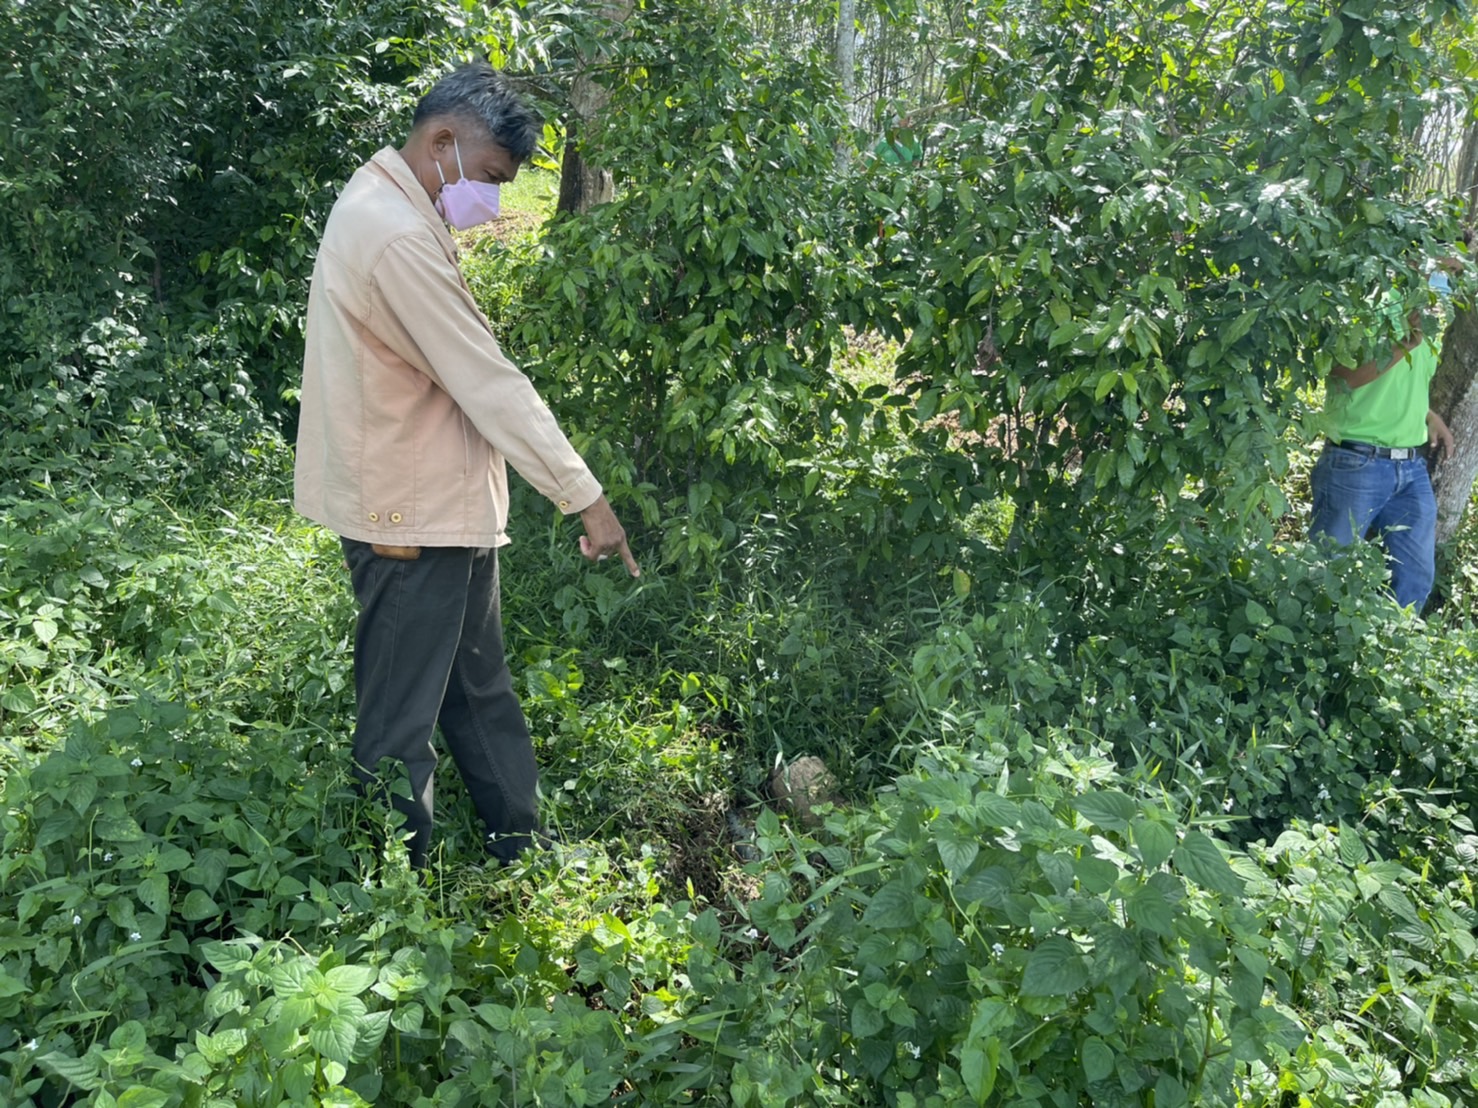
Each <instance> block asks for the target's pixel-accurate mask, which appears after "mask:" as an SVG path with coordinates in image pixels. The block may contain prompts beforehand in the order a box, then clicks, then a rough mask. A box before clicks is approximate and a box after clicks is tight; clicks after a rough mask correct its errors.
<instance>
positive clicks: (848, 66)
mask: <svg viewBox="0 0 1478 1108" xmlns="http://www.w3.org/2000/svg"><path fill="white" fill-rule="evenodd" d="M835 56H836V67H837V76H838V77H839V78H841V82H842V95H843V96H844V97H846V99H847V110H848V111H851V109H852V97H854V96H855V95H856V94H857V0H837V41H836V55H835Z"/></svg>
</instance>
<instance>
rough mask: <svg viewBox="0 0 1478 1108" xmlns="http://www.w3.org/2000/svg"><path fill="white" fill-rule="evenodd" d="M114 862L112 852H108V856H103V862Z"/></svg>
mask: <svg viewBox="0 0 1478 1108" xmlns="http://www.w3.org/2000/svg"><path fill="white" fill-rule="evenodd" d="M112 860H113V852H112V851H111V850H110V851H108V852H107V853H106V854H104V855H103V861H105V862H111V861H112Z"/></svg>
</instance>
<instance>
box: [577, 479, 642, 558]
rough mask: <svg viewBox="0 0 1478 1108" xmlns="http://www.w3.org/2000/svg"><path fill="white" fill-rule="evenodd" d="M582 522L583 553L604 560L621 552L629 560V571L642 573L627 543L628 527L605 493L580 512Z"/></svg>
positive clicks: (581, 550)
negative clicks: (619, 518)
mask: <svg viewBox="0 0 1478 1108" xmlns="http://www.w3.org/2000/svg"><path fill="white" fill-rule="evenodd" d="M580 522H581V523H582V524H584V525H585V534H583V535H581V536H580V553H581V554H583V555H585V557H586V558H588V559H589V560H590V561H592V562H603V561H605V560H606V559H607V558H609V557H610V556H611V555H612V554H619V555H621V560H622V561H623V562H625V563H626V572H627V573H629V574H631V576H633V577H640V576H641V567H640V566H638V565H637V564H636V559H635V558H633V557H632V556H631V548H630V547H629V546H627V545H626V529H625V528H623V527H622V526H621V521H620V520H618V519H617V518H616V513H615V512H613V511H612V510H611V505H610V504H609V503H608V502H607V501H606V498H605V497H604V496H602V497H601V498H600V499H599V500H597V501H596V502H595V503H594V504H592V505H590V507H588V508H586V509H585V510H584V511H583V512H581V513H580Z"/></svg>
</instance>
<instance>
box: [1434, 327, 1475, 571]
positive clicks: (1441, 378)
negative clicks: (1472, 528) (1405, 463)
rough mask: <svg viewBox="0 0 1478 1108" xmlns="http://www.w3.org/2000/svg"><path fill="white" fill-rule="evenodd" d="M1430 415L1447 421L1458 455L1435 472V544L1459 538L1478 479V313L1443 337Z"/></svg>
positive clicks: (1450, 329) (1455, 454) (1449, 330)
mask: <svg viewBox="0 0 1478 1108" xmlns="http://www.w3.org/2000/svg"><path fill="white" fill-rule="evenodd" d="M1432 410H1433V411H1435V412H1436V413H1437V414H1438V415H1440V416H1441V417H1442V418H1443V419H1444V420H1446V421H1447V426H1448V427H1449V428H1450V429H1451V430H1452V437H1453V440H1454V441H1455V442H1456V444H1457V450H1456V452H1455V453H1454V454H1453V456H1452V458H1451V459H1449V460H1448V461H1446V462H1443V463H1442V464H1441V465H1440V466H1438V467H1437V472H1436V474H1435V477H1434V480H1433V487H1434V488H1435V490H1436V493H1437V541H1438V542H1445V541H1447V540H1448V539H1450V538H1452V536H1453V535H1454V534H1456V533H1457V528H1458V524H1459V523H1461V522H1462V518H1463V510H1464V509H1465V508H1467V506H1468V501H1469V499H1471V497H1472V494H1473V480H1474V478H1475V477H1478V311H1474V310H1472V309H1469V310H1467V311H1461V312H1458V313H1457V316H1456V318H1454V319H1453V321H1452V325H1451V326H1450V327H1448V328H1447V333H1446V334H1445V335H1443V337H1442V361H1441V363H1440V364H1439V365H1438V366H1437V376H1436V377H1434V378H1433V379H1432Z"/></svg>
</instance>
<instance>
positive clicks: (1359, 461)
mask: <svg viewBox="0 0 1478 1108" xmlns="http://www.w3.org/2000/svg"><path fill="white" fill-rule="evenodd" d="M1325 459H1328V462H1329V468H1330V469H1332V470H1334V472H1336V473H1359V472H1360V471H1361V470H1362V469H1369V468H1370V465H1371V463H1372V462H1374V461H1375V458H1373V457H1372V456H1371V455H1369V454H1357V453H1355V451H1353V450H1340V449H1339V448H1338V447H1331V448H1330V449H1328V450H1326V451H1325V452H1324V455H1323V457H1322V458H1320V461H1324V460H1325Z"/></svg>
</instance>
